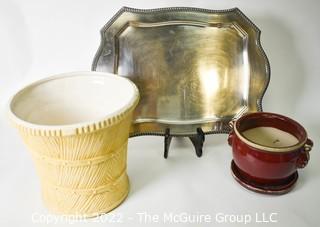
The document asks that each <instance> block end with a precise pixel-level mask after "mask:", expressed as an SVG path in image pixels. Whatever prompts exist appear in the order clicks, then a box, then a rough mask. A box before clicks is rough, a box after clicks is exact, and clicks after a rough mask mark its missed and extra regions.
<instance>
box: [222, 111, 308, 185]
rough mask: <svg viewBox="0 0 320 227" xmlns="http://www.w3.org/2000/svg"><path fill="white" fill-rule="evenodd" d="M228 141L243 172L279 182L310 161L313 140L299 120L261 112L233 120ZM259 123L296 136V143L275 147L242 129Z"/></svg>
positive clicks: (256, 178)
mask: <svg viewBox="0 0 320 227" xmlns="http://www.w3.org/2000/svg"><path fill="white" fill-rule="evenodd" d="M231 126H232V127H233V129H232V131H231V132H230V134H229V137H228V143H229V145H230V146H232V151H233V160H234V163H235V164H236V166H237V167H238V169H239V171H240V172H241V174H242V175H245V176H246V177H247V178H249V179H250V181H253V182H256V183H259V184H270V185H276V184H277V183H280V182H282V181H283V180H284V179H286V178H288V177H290V176H292V175H293V174H294V173H296V171H297V169H298V168H304V167H305V166H306V165H307V163H308V161H309V151H311V149H312V146H313V142H312V141H311V140H310V139H308V137H307V133H306V130H305V129H304V128H303V127H302V126H301V125H300V124H299V123H298V122H296V121H294V120H292V119H290V118H288V117H285V116H282V115H279V114H275V113H267V112H258V113H251V114H247V115H244V116H242V117H241V118H239V119H238V120H236V121H235V122H232V125H231ZM257 127H272V128H276V129H280V130H282V131H285V132H287V133H289V134H291V135H293V136H294V137H296V138H297V141H298V142H297V143H296V144H294V145H292V146H286V147H273V146H265V145H261V144H258V143H256V142H254V141H252V140H249V139H248V138H246V137H245V136H244V135H243V132H245V131H246V130H249V129H253V128H257Z"/></svg>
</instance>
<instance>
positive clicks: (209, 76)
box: [92, 8, 270, 136]
mask: <svg viewBox="0 0 320 227" xmlns="http://www.w3.org/2000/svg"><path fill="white" fill-rule="evenodd" d="M101 36H102V39H101V44H100V47H99V49H98V52H97V54H96V56H95V59H94V62H93V65H92V70H96V71H107V72H112V73H115V74H119V75H121V76H125V77H127V78H129V79H131V80H132V81H133V82H134V83H135V84H136V85H137V86H138V88H139V90H140V95H141V99H140V103H139V105H138V107H137V109H136V111H135V115H134V124H133V127H132V132H131V136H134V135H145V134H153V135H163V134H164V132H165V130H166V128H169V129H170V133H171V134H172V135H175V136H180V135H181V136H187V135H192V134H196V133H197V128H201V129H202V130H203V132H204V133H206V134H209V133H222V132H228V131H229V129H230V128H229V126H228V122H229V121H230V120H232V119H235V118H238V117H239V116H241V115H242V114H243V113H245V112H255V111H261V110H262V106H261V102H262V96H263V94H264V92H265V90H266V88H267V86H268V82H269V74H270V69H269V63H268V59H267V57H266V55H265V53H264V51H263V49H262V47H261V45H260V31H259V29H258V28H257V27H256V26H255V25H254V24H253V23H252V22H251V21H250V20H249V19H248V18H247V17H246V16H245V15H244V14H243V13H242V12H241V11H240V10H239V9H237V8H234V9H229V10H218V11H216V10H205V9H196V8H162V9H153V10H139V9H131V8H122V9H121V10H120V11H119V12H118V13H117V14H116V15H115V16H114V17H113V18H112V19H111V20H110V21H109V22H108V23H107V24H106V25H105V26H104V27H103V28H102V30H101ZM119 92H121V91H119Z"/></svg>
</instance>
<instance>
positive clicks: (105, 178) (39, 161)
mask: <svg viewBox="0 0 320 227" xmlns="http://www.w3.org/2000/svg"><path fill="white" fill-rule="evenodd" d="M134 107H135V105H134V106H132V108H130V111H126V114H125V115H122V116H121V118H119V119H118V121H114V122H113V123H112V124H109V125H106V126H105V127H103V128H97V129H96V130H90V131H88V132H87V133H77V134H73V135H70V136H61V135H58V136H44V135H43V134H41V133H32V134H31V133H28V130H24V129H23V128H21V127H20V128H19V127H18V128H19V131H20V134H21V135H22V137H23V140H24V142H25V143H26V145H27V146H28V148H29V150H30V151H31V154H32V157H33V160H34V162H35V166H36V170H37V173H38V175H39V176H40V181H41V185H42V195H43V199H44V202H45V204H46V205H47V207H48V208H49V209H51V210H52V211H54V212H56V213H60V214H77V215H83V216H86V217H90V216H96V215H98V214H100V213H104V212H108V211H110V210H111V209H113V208H115V207H116V206H117V205H119V204H120V203H121V202H122V201H123V200H124V198H125V197H126V196H127V194H128V190H129V181H128V176H127V173H126V162H127V144H128V136H129V128H130V125H131V120H132V111H133V109H134Z"/></svg>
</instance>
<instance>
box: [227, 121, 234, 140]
mask: <svg viewBox="0 0 320 227" xmlns="http://www.w3.org/2000/svg"><path fill="white" fill-rule="evenodd" d="M234 123H235V121H234V120H232V121H230V122H229V127H230V128H231V131H230V132H229V136H228V144H229V145H230V146H232V141H233V137H234V129H233V127H234Z"/></svg>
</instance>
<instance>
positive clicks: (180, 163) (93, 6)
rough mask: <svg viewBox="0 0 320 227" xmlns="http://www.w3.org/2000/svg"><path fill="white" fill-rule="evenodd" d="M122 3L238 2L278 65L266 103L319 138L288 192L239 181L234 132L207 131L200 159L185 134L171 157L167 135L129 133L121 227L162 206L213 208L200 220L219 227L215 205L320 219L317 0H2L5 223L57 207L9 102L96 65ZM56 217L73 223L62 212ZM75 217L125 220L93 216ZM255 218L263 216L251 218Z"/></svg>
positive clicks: (1, 214) (0, 211)
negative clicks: (34, 86)
mask: <svg viewBox="0 0 320 227" xmlns="http://www.w3.org/2000/svg"><path fill="white" fill-rule="evenodd" d="M122 6H131V7H135V8H156V7H168V6H193V7H201V8H209V9H225V8H232V7H239V8H240V9H241V10H242V11H243V12H244V13H245V14H246V15H247V16H248V17H249V18H250V19H251V20H252V21H253V22H254V23H255V24H256V25H257V26H258V27H259V28H260V29H261V30H262V37H261V39H262V45H263V47H264V49H265V51H266V54H267V55H268V58H269V60H270V64H271V82H270V85H269V88H268V90H267V93H266V95H265V99H264V100H263V101H264V102H263V104H264V110H265V111H272V112H277V113H280V114H284V115H287V116H289V117H292V118H294V119H296V120H298V121H299V122H300V123H301V124H302V125H304V126H305V128H306V129H307V131H308V133H309V137H310V138H311V139H313V140H314V142H315V147H314V149H313V151H312V154H311V160H310V162H309V165H308V166H307V168H305V169H304V170H301V171H300V172H299V173H300V178H299V181H298V183H297V185H296V187H295V189H294V190H293V191H292V192H290V193H289V194H287V195H283V196H266V195H260V194H255V193H253V192H249V191H247V190H246V189H244V188H242V187H241V186H239V185H238V184H237V183H236V182H235V181H234V180H233V178H232V176H231V174H230V161H231V159H232V155H231V150H230V147H229V146H227V143H226V138H227V135H211V136H207V137H206V142H205V144H204V155H203V157H202V158H200V159H199V158H197V157H196V156H195V154H194V151H193V147H192V145H191V143H190V141H188V140H187V139H182V140H178V139H174V140H173V141H172V145H171V149H170V154H169V159H168V160H164V159H163V158H162V155H163V138H162V137H138V138H132V139H130V143H129V157H128V173H129V176H130V180H131V191H130V194H129V197H128V198H127V200H125V202H124V203H123V204H122V205H121V206H120V207H118V208H117V209H115V210H114V211H113V212H112V213H110V214H109V215H103V216H101V217H100V218H102V219H104V220H105V219H106V218H108V217H111V216H112V215H123V217H124V223H123V226H129V225H130V226H134V225H137V226H138V225H139V224H141V223H139V220H138V219H137V215H136V213H137V212H144V211H146V212H148V213H149V214H157V215H160V216H162V215H163V214H164V213H165V212H173V213H174V214H180V213H183V212H187V213H188V214H210V215H212V217H213V222H212V223H210V224H203V223H202V226H213V225H220V224H219V223H218V222H217V221H216V220H215V219H214V217H215V215H216V214H217V213H224V214H238V215H240V214H251V215H254V214H255V213H256V212H258V213H259V214H261V212H265V214H266V215H269V214H270V213H272V212H277V213H278V215H277V216H276V218H277V220H278V223H271V224H270V223H269V224H270V225H271V226H292V227H293V226H299V227H303V226H313V227H314V226H318V225H319V221H320V214H319V204H320V195H319V189H320V187H319V186H320V171H319V170H320V165H319V158H320V155H319V144H320V142H319V137H320V122H319V117H320V107H319V98H320V96H319V94H320V92H319V90H320V62H319V60H320V47H319V41H320V26H319V21H320V13H319V10H320V4H319V1H317V0H314V1H311V0H308V1H306V0H305V1H296V0H288V1H279V0H269V1H257V0H245V1H244V0H243V1H240V0H238V1H231V0H230V1H227V0H224V1H218V0H216V1H214V0H207V1H205V0H203V1H200V0H199V1H189V0H175V1H172V0H171V1H169V0H167V1H120V0H118V1H107V0H100V1H99V0H90V1H89V0H87V1H75V0H74V1H69V0H55V1H53V0H49V1H45V0H42V1H41V0H39V1H36V0H32V1H31V0H29V1H23V0H20V1H18V0H13V1H9V0H0V70H1V71H0V105H1V106H0V111H1V118H0V226H26V225H28V226H31V225H32V224H33V225H39V226H45V224H44V223H43V222H40V223H34V222H33V221H32V215H33V217H34V218H35V220H34V221H36V222H37V221H40V220H39V215H50V213H49V212H48V211H47V210H46V208H45V207H44V206H43V204H42V202H41V197H40V187H39V181H38V178H37V176H36V174H35V170H34V167H33V164H32V161H31V157H30V155H29V153H28V152H27V151H26V149H25V147H24V145H23V144H22V142H21V140H20V138H19V137H18V134H17V132H16V131H15V130H14V129H13V128H11V127H10V125H9V124H8V122H7V119H6V116H5V104H6V102H7V100H8V98H9V96H10V95H12V94H13V93H14V92H15V91H16V90H17V89H18V88H20V87H21V86H23V85H26V84H28V83H30V82H32V81H34V80H37V79H40V78H44V77H46V76H50V75H52V74H56V73H61V72H68V71H77V70H90V67H91V63H92V60H93V57H94V54H95V52H96V50H97V48H98V46H99V43H100V33H99V30H100V28H102V26H103V25H104V24H105V23H106V22H107V21H108V20H109V19H110V18H111V17H112V16H113V15H114V14H115V13H116V12H117V10H119V9H120V8H121V7H122ZM79 101H81V100H79ZM44 217H47V218H50V217H51V218H53V217H57V216H53V217H52V216H44ZM130 218H132V220H129V219H130ZM58 223H59V226H67V225H68V222H67V221H65V220H59V222H58ZM153 224H154V225H157V226H163V224H162V223H160V224H156V223H153ZM52 225H53V226H54V224H52ZM78 225H80V226H98V225H100V226H118V225H119V224H108V223H103V222H102V221H100V220H99V219H90V220H88V221H87V223H84V222H82V223H78ZM171 225H172V226H196V225H194V224H185V223H180V224H171ZM221 225H222V226H240V224H235V223H222V224H221ZM250 225H252V226H265V225H266V224H257V223H255V222H252V223H250ZM146 226H151V224H148V225H146Z"/></svg>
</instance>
